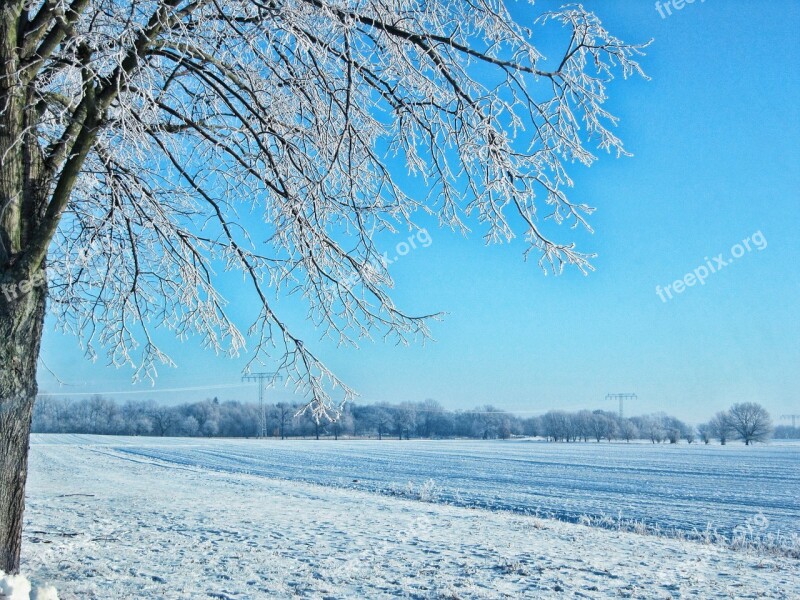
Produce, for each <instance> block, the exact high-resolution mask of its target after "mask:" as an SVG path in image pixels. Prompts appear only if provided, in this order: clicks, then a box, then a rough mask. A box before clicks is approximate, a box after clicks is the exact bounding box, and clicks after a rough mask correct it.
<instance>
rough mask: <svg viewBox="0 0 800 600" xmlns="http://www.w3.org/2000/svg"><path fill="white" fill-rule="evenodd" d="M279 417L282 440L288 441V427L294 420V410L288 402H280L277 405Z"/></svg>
mask: <svg viewBox="0 0 800 600" xmlns="http://www.w3.org/2000/svg"><path fill="white" fill-rule="evenodd" d="M275 409H276V413H277V417H278V419H277V420H278V430H279V432H280V436H281V439H282V440H285V439H286V425H287V424H288V423H289V421H290V420H291V418H292V408H291V406H289V405H288V404H287V403H286V402H278V404H276V405H275Z"/></svg>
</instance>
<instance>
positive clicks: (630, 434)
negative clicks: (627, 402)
mask: <svg viewBox="0 0 800 600" xmlns="http://www.w3.org/2000/svg"><path fill="white" fill-rule="evenodd" d="M619 435H620V437H621V438H622V439H623V440H625V441H626V442H630V441H631V440H634V439H636V437H637V436H638V435H639V430H638V429H637V427H636V425H635V424H634V423H633V421H631V420H630V419H622V421H620V424H619Z"/></svg>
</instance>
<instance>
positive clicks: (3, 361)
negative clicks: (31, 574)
mask: <svg viewBox="0 0 800 600" xmlns="http://www.w3.org/2000/svg"><path fill="white" fill-rule="evenodd" d="M23 4H24V3H23V2H12V1H8V0H6V1H0V8H2V10H0V570H2V571H5V572H6V573H16V572H18V571H19V561H20V549H21V545H22V513H23V510H24V508H25V479H26V476H27V471H28V442H29V438H30V429H31V415H32V412H33V403H34V401H35V399H36V393H37V385H36V365H37V361H38V359H39V347H40V343H41V338H42V329H43V326H44V314H45V299H46V296H47V286H46V280H45V271H44V266H43V265H41V264H35V265H34V264H32V265H31V266H30V268H29V269H25V270H21V269H16V268H15V263H16V262H17V259H18V258H19V256H20V253H21V250H22V248H23V247H24V244H26V243H27V241H28V238H29V235H30V233H31V229H32V228H33V227H35V226H37V225H38V224H39V222H40V220H41V215H42V212H43V208H44V202H45V199H46V198H45V194H46V189H47V186H44V185H42V181H41V176H42V169H41V167H42V156H41V149H40V148H39V145H38V140H37V136H36V131H35V129H36V118H37V117H36V111H35V107H34V102H33V99H32V90H33V88H32V87H31V86H30V85H28V86H27V87H25V86H24V84H23V82H22V80H21V79H20V77H19V65H20V62H19V40H18V34H19V28H20V23H21V22H22V21H20V19H22V17H23V16H24V13H23Z"/></svg>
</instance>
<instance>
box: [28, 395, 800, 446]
mask: <svg viewBox="0 0 800 600" xmlns="http://www.w3.org/2000/svg"><path fill="white" fill-rule="evenodd" d="M301 408H302V407H301V405H297V404H288V403H278V404H268V405H267V434H268V435H269V436H270V437H280V438H292V437H306V438H307V437H313V438H320V437H333V438H337V439H338V438H339V437H341V436H344V437H373V438H378V439H383V438H385V437H395V438H399V439H410V438H448V437H460V438H479V439H497V438H499V439H507V438H510V437H515V436H540V437H544V438H547V439H548V440H551V441H565V442H577V441H584V442H586V441H596V442H600V441H603V440H607V441H612V440H625V441H631V440H635V439H646V440H650V441H651V442H653V443H662V442H670V443H677V442H678V441H680V440H686V441H687V442H689V443H693V442H695V441H702V442H705V443H709V442H710V441H711V440H712V439H716V440H719V441H720V442H721V443H723V444H724V443H726V442H727V441H729V440H733V439H741V440H744V441H745V442H746V443H748V444H749V443H750V442H753V441H764V440H766V439H767V438H768V437H769V433H770V430H771V425H770V418H769V414H768V413H767V412H766V411H765V410H764V409H763V408H762V407H760V406H758V405H754V404H752V403H745V404H737V405H734V406H733V407H732V408H731V409H730V410H728V411H725V412H721V413H718V414H717V415H715V416H714V418H713V419H712V420H711V421H710V422H709V423H705V424H703V425H700V426H699V427H694V426H692V425H689V424H687V423H684V422H683V421H680V420H679V419H676V418H675V417H671V416H669V415H666V414H664V413H658V414H653V415H646V416H640V417H630V418H623V419H621V418H620V417H619V415H617V414H615V413H612V412H607V411H602V410H596V411H589V410H582V411H579V412H565V411H550V412H548V413H546V414H544V415H541V416H535V417H528V418H524V417H520V416H517V415H514V414H512V413H509V412H506V411H503V410H500V409H497V408H494V407H492V406H484V407H480V408H476V409H474V410H464V411H450V410H445V409H444V408H442V406H441V405H440V404H439V403H438V402H436V401H433V400H426V401H424V402H419V403H411V402H407V403H402V404H385V403H384V404H363V405H362V404H355V403H348V404H347V405H345V410H344V412H343V414H342V417H341V418H340V419H339V420H338V421H336V422H333V423H330V422H320V423H317V422H316V420H315V419H314V418H313V416H312V415H311V414H310V413H308V412H306V413H303V414H298V413H299V412H300V410H301ZM259 423H260V409H259V407H258V405H257V404H251V403H242V402H236V401H226V402H220V401H219V400H218V399H216V398H215V399H213V400H206V401H203V402H196V403H191V404H182V405H179V406H166V405H163V404H158V403H156V402H154V401H152V400H148V401H128V402H125V403H122V404H120V403H117V402H115V401H113V400H111V399H108V398H104V397H102V396H93V397H91V398H87V399H84V400H79V401H71V400H63V399H58V398H50V397H43V398H41V399H40V400H39V401H38V402H37V403H36V408H35V411H34V417H33V430H34V431H36V432H40V433H96V434H108V435H152V436H207V437H212V436H219V437H256V436H258V434H259V429H260V427H259ZM781 429H782V430H781V434H782V435H781V437H786V438H789V437H796V438H800V428H797V429H793V428H781ZM784 430H785V431H784Z"/></svg>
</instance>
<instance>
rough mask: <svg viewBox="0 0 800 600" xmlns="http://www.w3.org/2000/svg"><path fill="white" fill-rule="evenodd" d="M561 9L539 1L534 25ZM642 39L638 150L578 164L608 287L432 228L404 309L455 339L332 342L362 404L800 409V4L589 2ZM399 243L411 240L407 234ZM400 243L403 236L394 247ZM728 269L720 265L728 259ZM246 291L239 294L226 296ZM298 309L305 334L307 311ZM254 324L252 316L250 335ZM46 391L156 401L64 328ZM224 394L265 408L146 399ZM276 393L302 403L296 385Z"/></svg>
mask: <svg viewBox="0 0 800 600" xmlns="http://www.w3.org/2000/svg"><path fill="white" fill-rule="evenodd" d="M554 5H555V3H549V2H537V4H536V6H535V7H534V8H530V7H529V5H528V4H527V3H524V2H520V3H518V4H517V5H515V6H514V11H515V12H516V13H517V14H518V15H520V18H521V19H523V20H524V19H530V18H531V17H532V16H533V15H534V13H535V14H538V13H539V12H541V11H542V10H543V9H545V8H550V7H551V6H554ZM585 5H586V6H588V7H590V8H593V9H595V10H597V12H598V14H599V15H600V16H601V18H602V19H603V21H604V23H605V24H606V25H607V27H608V28H609V29H610V30H611V31H612V33H614V34H615V35H617V36H619V37H621V38H622V39H624V40H626V41H645V40H647V39H649V38H651V37H652V38H654V39H655V41H654V43H653V45H652V46H651V47H650V48H649V50H648V55H647V57H645V58H644V60H643V64H644V66H645V69H646V71H647V72H648V74H649V75H650V76H651V77H652V81H649V82H644V81H637V80H632V81H629V82H627V83H623V82H621V81H620V82H617V83H616V84H615V85H614V86H613V88H612V100H611V103H610V107H611V109H612V112H614V113H615V114H618V115H621V116H622V122H621V124H620V126H619V128H618V133H619V135H620V137H622V139H623V140H625V142H626V145H627V148H628V149H629V150H630V151H632V152H633V153H634V154H635V156H634V157H633V158H628V159H621V160H615V159H613V158H612V157H609V156H605V155H604V156H602V157H601V160H600V161H599V162H598V163H596V164H595V165H594V166H593V167H592V168H590V169H577V170H575V171H573V175H574V177H575V180H576V189H575V190H574V191H573V199H577V200H580V201H586V202H587V203H589V204H592V205H594V206H596V207H597V208H598V211H597V212H596V213H595V215H594V216H593V217H592V224H593V226H594V228H595V234H594V235H591V236H589V235H583V234H580V233H578V234H576V233H575V232H574V231H572V230H569V229H566V228H565V229H563V231H560V232H558V233H559V235H561V236H562V237H561V239H564V240H566V239H570V236H576V237H577V240H578V241H579V242H580V243H581V246H582V248H583V249H584V250H586V251H592V252H596V253H597V254H598V255H599V256H598V258H597V259H596V261H595V263H594V264H595V266H596V268H597V270H596V271H595V272H594V273H592V274H590V275H589V276H588V277H584V276H582V275H581V274H580V273H579V272H567V273H565V274H564V275H562V276H560V277H553V276H547V277H545V276H543V275H542V272H541V271H540V270H539V269H538V267H537V266H536V265H535V262H529V263H524V262H523V261H522V258H521V253H522V249H523V247H522V244H521V243H513V244H510V245H503V246H492V247H485V246H484V245H483V243H482V241H481V239H480V233H479V232H475V233H474V234H473V235H471V236H469V237H468V238H462V237H459V236H458V235H456V234H453V233H450V232H448V231H437V230H432V231H431V237H432V240H433V242H432V244H431V245H430V246H429V247H427V248H419V249H417V250H415V251H413V252H411V253H410V254H409V255H407V256H405V257H403V258H402V259H401V260H398V261H397V262H396V263H395V264H394V265H392V267H393V269H394V271H393V274H394V276H395V278H396V281H397V293H396V300H397V301H398V303H399V304H400V305H401V306H403V307H404V308H406V309H407V310H408V311H410V312H417V313H430V312H435V311H446V312H447V313H448V316H447V318H446V319H445V320H444V321H442V322H441V323H437V324H435V325H434V334H435V338H436V342H434V343H428V344H426V345H425V346H424V347H420V346H412V347H409V348H398V347H395V346H387V345H382V344H380V343H375V344H366V345H364V346H362V348H361V349H360V350H342V349H337V348H335V347H334V346H333V345H331V344H327V343H317V344H316V348H317V350H318V353H319V354H320V355H322V356H323V357H325V358H326V359H327V362H328V364H329V365H330V366H331V367H332V368H333V369H334V370H335V371H336V372H337V373H338V374H339V376H340V377H341V378H343V379H344V380H345V381H347V382H348V383H349V384H350V385H351V386H353V387H355V388H356V389H357V390H358V391H359V392H360V393H361V394H362V397H361V399H360V401H362V402H373V401H383V400H385V401H390V402H399V401H404V400H412V401H418V400H423V399H425V398H434V399H436V400H438V401H440V402H441V403H442V404H443V405H444V406H446V407H449V408H466V407H473V406H476V405H479V404H488V403H491V404H493V405H495V406H498V407H501V408H506V409H509V410H516V411H531V412H535V411H544V410H546V409H550V408H557V407H563V408H568V409H576V408H583V407H587V408H599V407H607V408H611V409H613V408H615V406H613V405H612V406H606V403H605V401H604V397H605V395H606V393H608V392H622V391H624V392H628V391H631V392H636V393H637V394H638V395H639V397H640V400H639V406H636V407H633V406H631V407H630V408H629V409H628V410H627V411H626V412H628V414H633V413H643V412H653V411H658V410H665V411H667V412H670V413H674V414H676V415H678V416H680V417H683V418H685V419H688V420H691V421H700V420H704V419H706V418H707V417H708V416H710V415H711V414H712V413H713V412H714V411H716V410H719V409H722V408H724V407H726V406H728V405H730V404H731V403H733V402H737V401H751V400H752V401H758V402H761V403H763V404H764V405H765V406H766V407H767V408H768V409H769V410H770V411H771V412H772V413H773V415H774V416H777V415H780V414H783V413H786V412H795V413H800V368H799V367H800V319H799V318H798V296H799V295H800V272H799V271H798V264H800V238H799V237H798V234H797V232H796V229H797V227H798V223H800V202H799V201H798V200H800V193H799V192H798V190H800V169H798V165H800V152H799V151H798V139H800V109H798V96H800V81H799V79H798V69H797V64H798V63H799V62H800V61H799V60H798V50H797V31H798V30H800V4H798V3H797V2H796V1H794V0H778V1H773V2H768V3H762V2H755V1H752V0H750V1H747V0H707V1H705V2H701V0H697V1H696V2H695V3H693V4H686V5H685V7H684V8H683V9H682V10H675V9H673V11H672V12H673V14H672V16H669V17H667V18H661V16H660V15H659V13H658V12H657V10H656V8H655V6H654V3H651V2H647V1H639V0H627V1H620V2H613V3H609V2H585ZM759 231H760V232H761V233H762V234H763V237H764V239H765V240H766V242H767V246H766V248H764V249H763V250H760V251H759V250H757V249H755V247H754V244H752V243H751V247H753V250H752V251H750V252H745V253H744V255H743V256H742V257H741V258H739V259H738V260H736V261H734V262H733V263H731V264H730V265H729V266H727V267H725V268H724V269H722V270H720V271H719V272H717V273H714V274H711V275H710V276H709V277H708V278H707V280H706V283H705V285H703V286H699V285H695V286H694V287H690V288H687V289H686V290H685V291H683V293H681V294H680V295H675V294H673V295H674V296H675V297H674V298H673V299H672V300H669V301H667V302H663V301H662V300H661V299H660V298H659V296H658V295H657V293H656V286H659V285H660V286H661V287H662V288H664V287H666V286H667V285H669V284H671V283H672V282H674V281H675V280H676V279H679V278H683V276H684V275H685V274H686V273H688V272H692V271H693V270H694V269H695V268H696V267H698V266H699V265H702V264H704V263H705V258H706V257H709V259H711V258H712V257H713V256H716V255H718V254H719V253H724V254H725V255H726V257H728V256H729V255H730V252H731V248H732V246H734V245H735V244H737V243H738V242H741V241H742V240H743V239H745V238H747V237H749V236H752V235H753V234H754V233H756V232H759ZM401 239H403V238H402V237H401V238H398V240H397V241H400V240H401ZM393 245H394V244H393V242H392V241H389V240H386V241H385V243H384V248H386V249H387V250H389V249H391V247H392V246H393ZM712 264H713V260H712ZM225 292H226V295H228V296H229V297H234V298H235V297H236V294H237V292H236V290H225ZM281 309H282V310H284V311H288V314H289V316H290V318H293V320H294V322H295V323H297V324H298V327H299V328H300V329H301V331H302V336H303V337H304V338H305V339H306V340H308V343H312V342H313V341H314V340H315V339H316V337H315V334H314V332H313V331H311V330H310V329H309V328H308V327H307V326H306V325H305V324H303V323H302V315H303V314H304V313H303V312H302V310H300V309H299V308H298V307H293V306H292V304H291V303H289V302H282V303H281ZM243 325H245V326H246V324H243ZM167 349H168V350H170V351H171V353H172V355H173V356H174V358H175V359H176V361H177V362H178V364H179V368H178V369H173V370H168V369H167V370H163V371H162V377H161V378H160V379H159V381H158V383H157V385H156V387H155V388H154V389H153V388H149V387H148V388H145V389H147V390H148V392H153V391H154V390H158V389H161V388H175V387H195V386H205V385H209V386H224V385H236V384H237V383H238V381H239V377H240V373H241V369H242V367H243V366H244V363H245V362H246V360H245V357H242V358H241V359H236V360H231V359H226V358H222V357H216V356H214V355H213V353H208V352H204V351H202V350H199V349H198V346H197V344H196V343H195V342H194V341H192V340H190V341H188V342H187V343H184V344H178V343H176V342H168V343H167ZM42 355H43V358H44V361H45V363H46V364H47V366H48V367H49V368H50V369H52V370H53V371H54V372H55V373H56V374H57V375H58V376H59V377H60V378H61V379H62V380H63V381H64V382H65V383H67V384H69V385H68V386H66V387H60V386H59V385H58V383H57V382H56V380H55V379H54V378H53V377H52V376H51V374H50V373H48V372H47V371H46V370H45V369H44V368H40V377H39V379H40V386H41V388H42V391H43V392H51V393H71V394H81V393H84V392H86V393H89V392H108V391H114V392H122V391H130V390H142V389H143V386H137V387H136V388H132V387H131V386H130V375H131V372H130V371H129V370H117V369H113V368H110V367H106V366H105V365H104V364H103V362H102V360H101V361H98V362H97V363H94V364H92V363H89V362H88V361H86V360H85V359H84V358H83V357H82V354H81V350H80V349H79V347H78V344H77V341H76V340H75V339H74V338H68V337H62V336H61V335H60V334H57V333H55V332H54V331H52V329H51V330H48V332H47V333H46V335H45V340H44V345H43V352H42ZM214 395H217V396H219V397H220V398H221V399H234V398H235V399H242V400H252V399H255V398H256V397H257V395H256V389H255V387H253V386H250V387H242V388H233V387H232V388H224V389H209V390H208V391H206V392H203V391H200V392H194V391H193V392H175V393H145V394H136V395H132V396H126V395H121V396H119V398H128V397H132V398H147V397H152V398H155V399H158V400H163V401H170V402H175V401H186V400H193V399H202V398H205V397H211V396H214ZM271 397H272V398H273V399H290V398H291V394H290V393H289V392H288V391H285V390H276V391H274V392H272V395H271Z"/></svg>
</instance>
